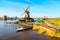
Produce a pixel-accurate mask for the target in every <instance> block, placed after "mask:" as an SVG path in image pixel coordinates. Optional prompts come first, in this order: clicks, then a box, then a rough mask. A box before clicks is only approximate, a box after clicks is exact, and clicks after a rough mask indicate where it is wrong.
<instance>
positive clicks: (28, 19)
mask: <svg viewBox="0 0 60 40" xmlns="http://www.w3.org/2000/svg"><path fill="white" fill-rule="evenodd" d="M22 8H23V9H24V7H22ZM29 8H30V6H28V7H27V8H26V9H24V14H25V15H24V18H22V19H20V21H21V22H27V21H28V22H34V19H33V18H30V14H29V13H30V12H29ZM22 15H23V14H22Z"/></svg>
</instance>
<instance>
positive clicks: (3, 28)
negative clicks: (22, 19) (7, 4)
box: [0, 20, 60, 40]
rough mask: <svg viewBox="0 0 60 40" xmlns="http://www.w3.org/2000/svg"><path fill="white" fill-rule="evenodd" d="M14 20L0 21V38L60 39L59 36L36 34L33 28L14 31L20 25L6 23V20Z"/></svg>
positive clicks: (17, 39)
mask: <svg viewBox="0 0 60 40" xmlns="http://www.w3.org/2000/svg"><path fill="white" fill-rule="evenodd" d="M15 21H16V20H7V21H3V20H2V21H0V40H60V38H51V37H48V36H46V35H38V34H37V33H36V32H35V31H33V30H26V31H21V32H16V29H17V28H19V27H20V26H19V25H18V24H16V25H6V22H15Z"/></svg>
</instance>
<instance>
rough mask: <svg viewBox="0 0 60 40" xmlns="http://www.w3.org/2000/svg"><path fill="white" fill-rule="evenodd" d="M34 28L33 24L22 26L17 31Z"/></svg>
mask: <svg viewBox="0 0 60 40" xmlns="http://www.w3.org/2000/svg"><path fill="white" fill-rule="evenodd" d="M30 29H32V26H22V27H20V28H17V29H16V31H17V32H20V31H25V30H30Z"/></svg>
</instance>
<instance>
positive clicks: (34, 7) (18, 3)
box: [0, 0, 60, 18]
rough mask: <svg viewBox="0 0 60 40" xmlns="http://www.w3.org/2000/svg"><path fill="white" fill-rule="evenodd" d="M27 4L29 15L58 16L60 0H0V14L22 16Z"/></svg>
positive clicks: (59, 13)
mask: <svg viewBox="0 0 60 40" xmlns="http://www.w3.org/2000/svg"><path fill="white" fill-rule="evenodd" d="M28 6H30V8H29V12H30V17H33V18H36V17H43V16H47V17H60V0H0V16H4V15H7V16H9V17H14V16H17V17H23V16H24V9H26V8H27V7H28Z"/></svg>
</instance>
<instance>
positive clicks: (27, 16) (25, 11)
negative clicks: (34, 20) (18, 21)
mask: <svg viewBox="0 0 60 40" xmlns="http://www.w3.org/2000/svg"><path fill="white" fill-rule="evenodd" d="M22 8H23V9H24V7H22ZM29 8H30V6H28V7H27V9H24V13H25V17H24V18H30V15H29V13H30V12H29V11H28V9H29Z"/></svg>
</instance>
